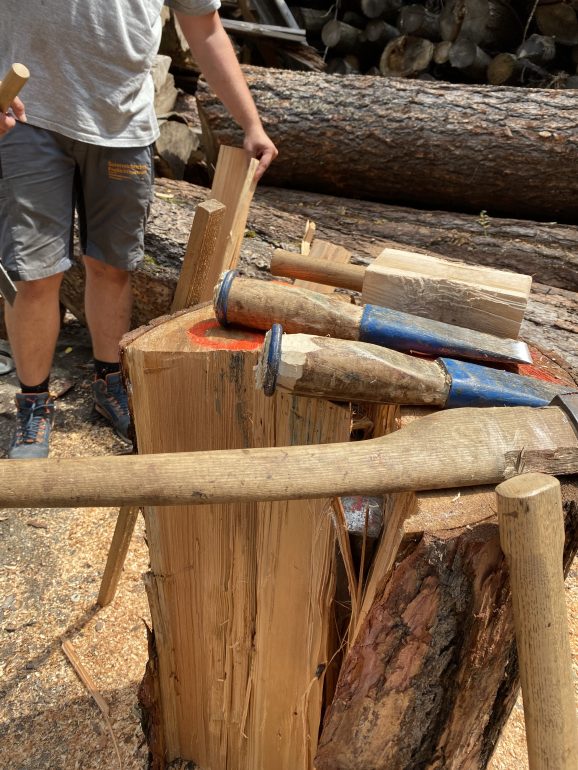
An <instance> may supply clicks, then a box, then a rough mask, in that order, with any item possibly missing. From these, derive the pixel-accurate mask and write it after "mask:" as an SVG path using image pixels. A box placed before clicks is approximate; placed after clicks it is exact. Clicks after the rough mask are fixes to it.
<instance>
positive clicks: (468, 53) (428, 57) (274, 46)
mask: <svg viewBox="0 0 578 770" xmlns="http://www.w3.org/2000/svg"><path fill="white" fill-rule="evenodd" d="M303 1H304V2H305V0H303ZM577 7H578V3H577V2H576V0H570V2H550V0H538V2H537V3H536V4H535V3H532V2H530V0H447V2H439V0H422V1H421V2H411V1H410V0H346V1H345V2H341V3H337V4H334V3H331V2H330V0H309V1H308V2H307V4H306V5H291V6H289V7H288V6H287V5H285V3H284V0H278V2H275V3H274V2H267V0H258V1H257V0H253V2H246V1H244V2H234V0H233V1H232V2H229V3H225V4H224V5H223V7H222V9H221V16H222V19H223V24H224V26H225V29H226V30H227V32H228V33H229V35H230V36H231V38H232V40H233V42H234V45H235V46H236V48H237V52H238V55H239V59H240V60H241V61H242V63H244V64H254V65H258V66H268V67H276V68H286V69H301V70H310V71H311V70H319V71H323V70H324V71H327V72H329V73H337V74H344V75H350V74H368V75H382V76H389V77H419V78H421V79H425V80H430V79H436V80H444V81H449V82H457V83H489V84H491V85H516V86H530V87H532V86H539V87H542V88H576V87H577V86H578V75H577V74H576V71H577V64H578V16H577ZM167 21H168V23H167V24H166V25H165V31H164V34H163V43H162V46H161V52H163V53H167V54H169V55H170V56H171V57H172V58H173V62H174V66H175V68H176V70H177V73H178V78H179V79H180V83H181V84H184V87H185V88H187V89H188V90H191V91H192V90H194V86H195V82H196V78H197V77H198V68H197V67H196V65H195V63H194V61H193V60H192V58H191V56H190V52H188V51H187V49H186V45H185V46H183V41H182V38H181V37H180V35H179V32H178V28H177V29H175V24H174V20H173V19H172V18H171V17H170V16H169V14H168V12H167Z"/></svg>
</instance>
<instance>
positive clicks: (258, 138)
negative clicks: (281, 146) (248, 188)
mask: <svg viewBox="0 0 578 770" xmlns="http://www.w3.org/2000/svg"><path fill="white" fill-rule="evenodd" d="M243 147H244V148H245V150H246V151H247V152H248V153H249V155H250V156H251V157H252V158H257V160H258V161H259V165H258V166H257V171H256V172H255V181H256V182H258V181H259V179H261V177H262V176H263V174H264V173H265V171H266V170H267V169H268V168H269V166H270V164H271V163H272V162H273V161H274V160H275V158H276V157H277V155H278V154H279V151H278V150H277V148H276V147H275V145H274V144H273V142H272V141H271V140H270V139H269V137H268V136H267V134H266V133H265V130H264V129H263V127H262V126H260V127H258V128H256V129H253V130H252V131H247V133H246V134H245V141H244V142H243Z"/></svg>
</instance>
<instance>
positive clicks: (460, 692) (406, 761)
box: [315, 478, 578, 770]
mask: <svg viewBox="0 0 578 770" xmlns="http://www.w3.org/2000/svg"><path fill="white" fill-rule="evenodd" d="M563 493H564V496H565V500H566V504H565V513H566V535H567V540H566V548H565V567H566V570H568V568H569V566H570V564H571V562H572V558H573V556H574V555H575V554H576V551H577V550H578V504H577V503H578V485H577V483H576V478H574V483H572V482H567V483H564V486H563ZM393 506H394V507H396V506H397V507H402V508H404V509H405V510H406V511H407V510H409V511H410V516H409V518H408V519H407V520H406V521H405V524H404V526H403V537H402V539H401V542H400V543H399V546H398V547H397V549H394V550H396V555H395V557H394V561H395V566H392V569H391V572H390V573H389V574H388V575H387V576H384V577H383V581H382V582H383V585H382V586H380V589H379V590H378V591H377V592H376V595H375V598H374V601H373V604H372V606H371V609H370V610H369V612H368V613H367V615H366V617H365V620H364V622H363V624H362V626H361V628H360V630H359V632H358V634H357V636H356V639H355V642H354V643H353V646H352V647H351V649H350V651H349V653H348V655H347V656H346V658H345V661H344V663H343V665H342V668H341V671H340V675H339V680H338V683H337V689H336V693H335V697H334V700H333V703H332V705H331V707H330V710H329V712H328V715H327V718H326V720H325V726H324V729H323V731H322V734H321V739H320V745H319V751H318V754H317V757H316V764H315V766H316V768H317V770H358V768H360V767H363V768H364V770H386V769H387V770H389V769H390V768H391V769H393V768H395V770H415V768H420V770H426V769H427V770H433V768H439V767H443V768H444V770H464V769H465V768H471V769H472V770H473V768H477V769H481V768H484V767H486V765H487V762H488V760H489V757H490V756H491V753H492V751H493V749H494V747H495V744H496V741H497V739H498V736H499V734H500V732H501V730H502V728H503V726H504V724H505V722H506V720H507V717H508V715H509V713H510V711H511V709H512V708H513V706H514V703H515V700H516V697H517V692H518V686H519V685H518V663H517V657H516V649H515V640H514V628H513V621H512V615H511V606H510V592H509V581H508V572H507V567H506V563H505V559H504V556H503V554H502V551H501V549H500V542H499V533H498V526H497V521H496V519H495V516H494V512H495V495H494V493H493V489H492V488H487V487H485V488H481V489H478V490H477V491H472V492H468V493H465V494H464V490H461V492H460V490H453V491H452V492H450V493H447V494H446V493H441V494H425V495H418V496H417V498H416V497H415V496H414V495H412V494H409V495H406V496H398V499H397V500H396V501H395V503H393ZM458 510H459V511H461V512H462V515H461V523H460V515H456V511H458ZM464 511H468V513H469V518H466V517H464V516H463V512H464ZM444 517H445V518H446V521H444ZM393 518H394V520H395V517H393ZM392 564H393V560H392ZM442 757H443V759H441V758H442Z"/></svg>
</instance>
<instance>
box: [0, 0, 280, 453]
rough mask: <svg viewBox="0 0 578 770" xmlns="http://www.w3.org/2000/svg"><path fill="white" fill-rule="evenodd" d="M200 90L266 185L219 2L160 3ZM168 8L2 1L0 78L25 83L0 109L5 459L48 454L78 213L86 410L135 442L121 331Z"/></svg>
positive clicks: (139, 246) (149, 0)
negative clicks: (53, 373)
mask: <svg viewBox="0 0 578 770" xmlns="http://www.w3.org/2000/svg"><path fill="white" fill-rule="evenodd" d="M166 5H168V6H170V7H171V8H172V9H173V11H174V13H175V15H176V17H177V19H178V22H179V24H180V26H181V29H182V31H183V33H184V36H185V38H186V40H187V42H188V44H189V46H190V48H191V51H192V54H193V56H194V58H195V60H196V61H197V63H198V64H199V66H200V69H201V70H202V72H203V74H204V76H205V78H206V80H207V82H208V83H209V85H210V86H211V88H212V89H213V90H214V92H215V93H216V94H217V96H218V97H219V98H220V99H221V101H222V102H223V104H224V105H225V107H226V108H227V110H228V111H229V112H230V113H231V115H232V117H233V118H234V119H235V120H236V121H237V122H238V123H239V125H240V126H241V128H242V129H243V131H244V147H245V149H246V150H247V152H248V153H249V154H250V155H251V156H252V157H255V158H258V159H259V165H258V168H257V174H256V176H257V178H259V177H260V176H262V174H263V172H264V171H265V170H266V168H267V167H268V165H269V164H270V163H271V161H272V160H273V159H274V158H275V156H276V154H277V150H276V148H275V146H274V144H273V142H272V141H271V139H270V138H269V136H268V135H267V134H266V132H265V130H264V128H263V125H262V123H261V120H260V118H259V115H258V112H257V109H256V106H255V103H254V101H253V99H252V97H251V95H250V92H249V89H248V87H247V83H246V81H245V79H244V76H243V74H242V71H241V69H240V67H239V64H238V62H237V58H236V56H235V53H234V50H233V47H232V45H231V43H230V40H229V38H228V36H227V34H226V33H225V31H224V29H223V26H222V24H221V21H220V18H219V15H218V8H219V5H220V0H166ZM162 6H163V0H116V1H115V2H114V3H103V2H101V0H70V1H69V2H67V3H63V2H61V0H43V2H42V3H38V2H36V0H3V3H2V22H1V24H0V77H2V75H1V73H2V72H7V71H8V69H9V67H10V66H11V65H12V63H13V62H18V61H21V62H22V63H23V64H25V65H26V66H27V67H28V68H29V70H30V72H31V77H30V80H29V81H28V83H27V84H26V86H25V91H23V92H22V94H21V95H22V97H23V99H24V102H25V104H26V107H25V105H24V103H23V101H21V100H20V99H18V98H17V99H15V100H14V102H13V104H12V105H11V110H9V111H8V113H7V114H0V258H1V260H2V263H3V266H4V268H5V270H6V272H7V273H8V275H9V276H10V277H11V278H12V280H13V281H14V282H15V285H16V288H17V296H16V299H15V301H14V303H13V306H12V307H10V306H9V305H8V303H5V311H6V312H5V318H6V328H7V332H8V338H9V342H10V346H11V351H12V356H13V358H14V363H15V365H16V372H17V375H18V379H19V381H20V392H19V393H17V395H16V429H15V431H14V435H13V438H12V441H11V444H10V447H9V450H8V457H9V458H13V459H14V458H37V457H46V456H47V455H48V452H49V441H50V432H51V429H52V425H53V422H54V403H53V401H52V398H51V397H50V391H49V383H50V370H51V366H52V360H53V357H54V352H55V348H56V343H57V340H58V335H59V331H60V304H59V289H60V284H61V281H62V276H63V272H64V271H65V270H66V269H67V268H68V267H70V265H71V248H72V228H73V221H74V213H75V209H76V211H77V213H78V223H79V232H80V241H81V247H82V252H83V255H84V256H83V260H84V265H85V268H86V288H85V297H84V301H85V311H86V319H87V324H88V328H89V331H90V336H91V343H92V352H93V356H94V382H93V383H92V395H93V399H94V405H95V409H96V410H97V411H98V412H99V413H100V414H102V415H103V416H104V417H106V419H107V420H109V422H110V423H111V425H112V427H113V428H114V430H115V431H116V432H117V434H118V435H119V436H120V437H121V438H122V439H123V440H124V441H125V442H126V443H130V436H129V423H130V419H129V413H128V404H127V396H126V392H125V390H124V387H123V384H122V380H121V376H120V366H119V341H120V339H121V337H122V336H123V334H125V333H126V332H127V331H128V330H129V324H130V318H131V306H132V292H131V272H132V271H133V270H134V269H135V267H136V265H137V264H138V263H139V261H140V260H141V259H142V257H143V237H144V227H145V223H146V215H147V210H148V207H149V205H150V199H151V194H152V193H151V189H152V181H153V169H152V145H153V143H154V141H155V139H156V138H157V136H158V127H157V124H156V119H155V115H154V109H153V97H154V87H153V83H152V77H151V74H150V71H151V67H152V64H153V61H154V57H155V54H156V52H157V50H158V46H159V43H160V36H161V29H162V22H161V10H162Z"/></svg>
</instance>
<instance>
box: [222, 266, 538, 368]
mask: <svg viewBox="0 0 578 770" xmlns="http://www.w3.org/2000/svg"><path fill="white" fill-rule="evenodd" d="M214 305H215V314H216V316H217V318H218V319H219V321H220V322H221V323H222V324H224V325H227V324H240V325H241V326H249V327H252V328H254V329H262V330H263V331H268V330H269V329H270V328H271V326H272V325H273V324H274V323H280V324H282V326H283V328H284V329H285V331H287V332H305V333H307V334H318V335H320V336H325V335H328V336H330V337H339V338H341V339H346V340H360V341H362V342H371V343H373V344H375V345H381V346H383V347H386V348H393V349H394V350H401V351H405V352H411V351H413V352H417V353H425V354H428V355H435V356H440V355H441V356H448V357H450V358H467V359H473V360H474V361H496V362H501V363H531V361H532V358H531V356H530V351H529V350H528V346H527V345H526V343H525V342H520V341H518V340H510V339H502V338H501V337H494V336H492V335H491V334H485V333H483V332H477V331H471V330H470V329H464V328H463V327H461V326H453V325H451V324H446V323H442V322H441V321H432V320H430V319H428V318H419V317H418V316H414V315H410V314H408V313H401V312H399V311H398V310H390V309H389V308H384V307H375V306H374V305H365V306H364V307H357V306H356V305H350V304H348V303H346V302H342V301H341V300H339V299H337V298H334V297H332V296H330V295H324V294H320V293H318V292H315V291H309V290H307V289H302V288H299V287H296V286H288V285H285V284H278V283H272V282H270V281H259V280H256V279H252V278H239V277H238V276H237V274H236V272H235V271H233V270H230V271H229V272H227V273H224V275H223V276H222V277H221V280H220V281H219V283H218V284H217V286H216V288H215V300H214Z"/></svg>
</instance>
